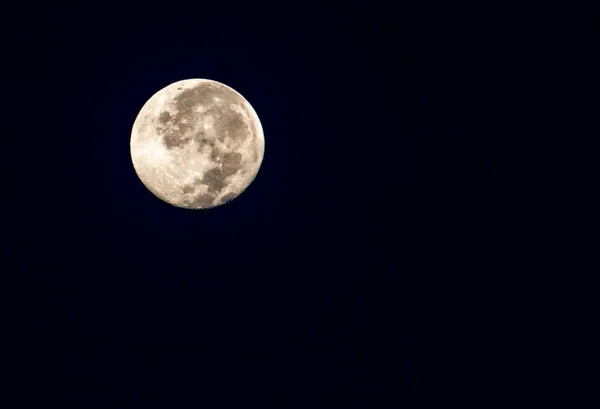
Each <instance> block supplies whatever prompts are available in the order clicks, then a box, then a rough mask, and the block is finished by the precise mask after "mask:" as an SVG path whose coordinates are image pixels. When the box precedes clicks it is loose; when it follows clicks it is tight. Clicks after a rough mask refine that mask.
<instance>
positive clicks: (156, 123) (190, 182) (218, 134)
mask: <svg viewBox="0 0 600 409" xmlns="http://www.w3.org/2000/svg"><path fill="white" fill-rule="evenodd" d="M130 148H131V159H132V161H133V167H134V169H135V172H136V173H137V175H138V177H139V178H140V180H141V181H142V183H143V184H144V185H145V186H146V187H147V188H148V190H150V191H151V192H152V193H153V194H154V195H155V196H157V197H158V198H160V199H162V200H164V201H165V202H167V203H170V204H172V205H174V206H177V207H183V208H188V209H207V208H211V207H215V206H219V205H221V204H223V203H226V202H228V201H230V200H232V199H234V198H236V197H237V196H238V195H239V194H240V193H242V192H243V191H244V190H245V189H246V188H247V187H248V186H249V185H250V183H252V181H253V180H254V178H255V177H256V174H257V173H258V169H259V168H260V165H261V163H262V159H263V155H264V151H265V139H264V135H263V130H262V126H261V124H260V121H259V119H258V116H257V115H256V112H255V111H254V109H253V108H252V106H251V105H250V103H248V101H246V99H245V98H244V97H242V96H241V95H240V94H239V93H238V92H236V91H235V90H233V89H232V88H230V87H228V86H227V85H224V84H221V83H219V82H216V81H211V80H206V79H189V80H183V81H178V82H175V83H173V84H171V85H169V86H167V87H165V88H163V89H161V90H160V91H158V92H157V93H156V94H154V95H153V96H152V97H151V98H150V99H149V100H148V102H146V104H145V105H144V106H143V107H142V109H141V111H140V113H139V114H138V116H137V118H136V120H135V123H134V124H133V129H132V132H131V143H130Z"/></svg>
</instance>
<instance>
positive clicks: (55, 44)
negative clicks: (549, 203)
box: [5, 2, 537, 408]
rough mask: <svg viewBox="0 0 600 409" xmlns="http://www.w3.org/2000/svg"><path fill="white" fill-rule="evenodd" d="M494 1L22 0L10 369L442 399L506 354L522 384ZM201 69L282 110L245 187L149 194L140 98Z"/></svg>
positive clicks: (89, 384) (266, 124) (92, 398)
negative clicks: (14, 353)
mask: <svg viewBox="0 0 600 409" xmlns="http://www.w3.org/2000/svg"><path fill="white" fill-rule="evenodd" d="M158 6H160V7H158ZM490 13H491V12H488V11H487V10H484V9H483V8H480V9H469V10H466V9H459V8H453V7H451V6H448V5H434V4H432V5H431V6H430V7H429V8H423V9H418V8H417V6H416V5H413V4H409V5H406V6H403V7H400V6H392V5H385V6H381V7H379V6H376V5H374V4H371V5H366V4H362V3H359V2H350V3H344V4H341V3H340V4H331V5H329V4H323V5H321V6H319V7H316V8H309V7H308V6H302V5H299V4H298V5H296V6H293V7H292V6H285V7H284V5H279V6H277V7H275V6H272V7H269V8H265V9H260V8H256V7H255V6H251V5H246V6H245V7H241V8H239V7H238V6H237V5H234V4H231V5H229V4H225V5H224V9H223V10H212V7H208V6H205V5H203V4H201V3H198V4H196V5H195V6H194V7H191V8H189V7H186V8H183V9H181V10H177V7H176V6H175V5H172V4H168V3H163V4H162V5H158V4H157V5H156V6H150V5H146V6H143V8H141V9H140V8H139V7H133V6H128V5H125V4H123V5H121V6H120V7H119V8H110V7H108V6H87V5H79V6H77V7H70V6H69V7H67V6H64V7H62V6H61V7H55V6H52V7H50V6H46V8H45V9H44V8H41V9H36V10H35V12H34V11H33V10H26V11H24V10H20V11H15V13H14V20H15V22H18V23H15V27H14V34H13V35H12V36H11V37H10V38H11V40H10V41H11V44H10V46H9V49H8V52H9V53H11V54H10V55H11V58H10V61H11V64H9V68H10V69H12V71H11V75H10V77H7V78H6V81H7V82H9V84H7V87H8V89H9V91H11V92H12V91H14V97H11V98H12V103H13V104H14V105H15V106H18V107H19V109H18V110H17V111H18V112H17V113H15V115H14V117H13V121H12V122H11V124H12V126H14V127H15V128H14V130H12V131H11V132H7V133H5V138H6V137H7V135H8V137H9V138H10V137H12V136H10V135H18V137H19V140H16V141H13V140H10V141H9V143H10V142H16V143H17V144H18V145H19V146H21V147H22V148H23V149H21V150H12V151H10V150H9V151H8V153H6V155H7V156H9V157H8V158H7V160H8V161H9V162H10V164H13V165H15V169H16V170H15V171H14V172H12V173H11V174H10V176H8V178H9V179H10V180H9V182H8V183H9V185H10V186H11V189H12V190H11V192H13V193H12V195H13V197H12V198H10V199H9V201H10V202H11V203H10V204H11V205H12V206H11V207H12V208H13V209H12V210H10V212H9V213H7V214H8V215H9V219H10V220H9V221H8V229H10V231H11V232H13V233H12V237H13V238H14V239H13V244H14V245H15V250H14V251H12V250H11V253H12V254H11V255H15V256H17V257H16V259H15V260H16V261H15V262H14V263H13V262H12V261H9V269H8V270H10V277H11V283H12V284H11V285H12V286H13V287H11V288H13V293H14V294H17V295H18V297H17V300H16V301H15V302H14V304H13V307H14V308H13V309H12V310H11V311H13V317H14V318H15V322H16V323H17V324H18V325H19V328H20V330H19V331H18V336H19V338H18V345H19V351H21V352H19V354H18V359H19V361H20V363H19V366H18V371H17V372H16V374H17V375H15V377H14V382H15V384H16V386H19V387H22V388H24V390H25V391H26V393H25V394H26V395H27V396H28V397H29V398H28V399H32V400H36V401H38V402H39V404H43V405H44V406H43V407H61V408H65V407H78V408H83V407H85V408H94V407H106V405H109V404H110V406H111V407H113V406H114V403H115V402H117V403H118V405H119V406H123V407H175V406H177V407H211V408H218V407H223V408H225V407H227V408H229V407H261V408H264V407H277V408H295V407H298V408H300V407H302V408H305V407H308V406H310V407H315V406H316V407H324V408H325V407H344V408H347V407H361V408H383V407H390V408H391V407H394V408H399V407H440V406H439V405H440V404H441V403H444V402H445V403H447V402H451V401H454V402H481V400H480V399H481V397H482V396H484V395H489V394H494V393H495V392H496V391H497V387H498V386H497V385H498V383H497V382H499V381H500V380H501V379H505V378H504V377H505V376H511V377H512V378H511V379H512V380H513V382H514V384H513V390H514V391H515V393H517V392H518V391H519V390H520V389H519V388H522V387H523V386H522V384H521V383H520V378H519V374H518V373H515V371H514V369H513V368H512V366H511V365H512V364H513V363H514V361H513V360H514V359H516V358H515V357H516V356H519V354H520V353H524V352H523V348H525V347H523V346H522V345H521V344H518V343H515V341H514V339H513V338H512V336H511V334H514V333H515V332H519V331H521V330H523V328H524V324H523V323H522V321H519V318H518V317H519V315H518V314H517V310H518V309H517V307H516V306H515V305H518V304H519V302H520V300H521V297H522V294H521V293H520V292H519V290H518V289H519V285H520V284H519V283H520V280H522V275H523V274H524V273H525V271H527V269H528V268H529V266H530V265H529V264H527V262H526V261H524V260H525V259H526V256H527V255H528V254H529V253H528V251H530V250H531V248H528V238H529V237H530V236H531V234H532V231H533V230H534V227H533V223H534V220H535V216H534V215H535V213H534V212H533V210H534V208H533V206H532V205H531V204H530V201H529V199H530V198H531V197H532V196H533V195H535V180H536V177H537V174H536V171H535V168H534V167H532V166H530V165H529V164H530V162H529V160H528V159H529V158H530V157H531V156H530V155H531V152H532V151H533V148H532V147H530V146H527V144H526V143H525V142H523V141H522V142H520V143H519V144H518V145H516V144H514V143H513V142H515V140H516V139H519V137H518V136H519V135H521V132H522V131H521V130H520V128H519V124H520V120H521V118H522V115H523V112H525V111H523V110H522V108H523V105H526V102H527V101H528V98H529V97H530V94H528V92H529V90H528V88H525V87H521V88H520V89H519V87H517V86H516V85H517V84H523V83H527V79H528V78H529V77H528V76H530V75H531V74H532V72H531V71H528V70H527V68H526V62H527V58H528V56H529V58H531V54H528V53H527V50H525V49H521V48H518V47H516V46H513V45H516V44H521V45H522V43H519V41H516V39H513V38H510V36H507V35H505V34H502V33H501V32H500V31H498V30H497V28H498V27H500V26H501V25H500V24H499V23H497V22H494V21H493V20H489V19H486V18H484V17H485V16H489V15H491V14H493V13H491V14H490ZM472 16H479V17H477V18H476V17H472ZM482 16H483V17H482ZM523 48H526V47H523ZM186 78H209V79H213V80H217V81H219V82H223V83H225V84H227V85H229V86H231V87H233V88H234V89H235V90H237V91H239V92H240V93H241V94H242V95H243V96H244V97H245V98H247V99H248V100H249V101H250V103H251V104H252V105H253V107H254V108H255V110H256V111H257V113H258V115H259V117H260V119H261V122H262V125H263V128H264V133H265V140H266V151H265V157H264V161H263V164H262V167H261V169H260V171H259V174H258V176H257V178H256V179H255V181H254V182H253V184H252V185H251V186H250V187H249V188H248V190H247V191H246V192H244V193H243V194H242V195H241V196H240V197H239V198H238V199H236V200H235V201H233V202H231V203H230V204H227V205H225V206H222V207H219V208H216V209H212V210H208V211H186V210H182V209H178V208H175V207H171V206H170V205H168V204H166V203H163V202H161V201H160V200H158V199H156V198H155V197H154V196H153V195H152V194H151V193H150V192H149V191H147V189H146V188H145V187H144V186H143V185H142V183H141V182H140V181H139V179H138V178H137V176H136V175H135V172H134V170H133V167H132V164H131V159H130V154H129V138H130V132H131V127H132V125H133V121H134V120H135V117H136V115H137V114H138V112H139V110H140V109H141V107H142V105H143V104H144V103H145V102H146V100H147V99H148V98H149V97H150V96H151V95H152V94H154V93H155V92H156V91H158V90H159V89H161V88H163V87H165V86H166V85H168V84H170V83H172V82H175V81H178V80H181V79H186ZM517 89H519V92H516V90H517ZM11 95H13V94H11ZM19 115H21V116H19ZM10 152H13V153H14V155H15V156H14V157H13V154H11V153H10ZM16 152H23V153H24V155H22V156H23V157H21V155H18V154H17V153H16ZM12 186H14V189H13V187H12ZM528 249H529V250H528ZM11 260H12V259H11ZM507 293H508V294H512V295H511V297H510V299H511V300H512V301H511V303H510V304H507V303H506V299H507V298H506V294H507ZM511 331H512V332H511ZM492 351H493V352H492ZM492 367H493V368H495V370H494V371H493V373H492V372H491V370H490V368H492ZM480 394H481V396H479V395H480ZM22 406H23V407H32V406H31V405H29V406H27V405H25V404H22ZM14 407H21V406H14ZM480 407H489V406H486V404H482V405H480Z"/></svg>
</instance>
